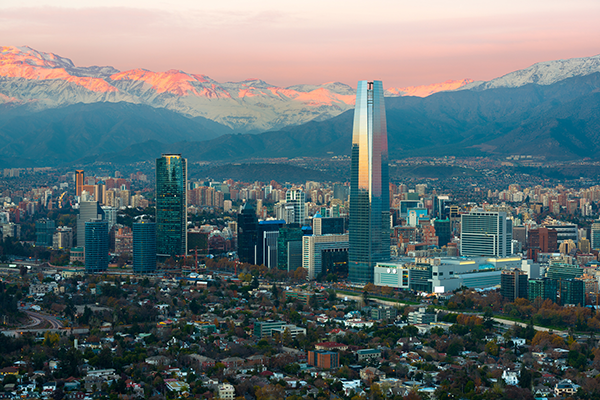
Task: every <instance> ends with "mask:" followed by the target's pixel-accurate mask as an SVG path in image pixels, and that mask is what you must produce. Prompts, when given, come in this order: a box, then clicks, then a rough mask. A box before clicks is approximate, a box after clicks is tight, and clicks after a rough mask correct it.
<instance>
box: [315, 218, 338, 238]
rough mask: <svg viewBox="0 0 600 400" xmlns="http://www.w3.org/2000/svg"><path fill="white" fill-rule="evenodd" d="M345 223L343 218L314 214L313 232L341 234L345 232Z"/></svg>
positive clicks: (318, 233)
mask: <svg viewBox="0 0 600 400" xmlns="http://www.w3.org/2000/svg"><path fill="white" fill-rule="evenodd" d="M345 225H346V219H345V218H341V217H328V218H324V217H322V216H321V214H316V215H315V216H314V217H313V232H314V234H315V235H342V234H344V233H346V226H345Z"/></svg>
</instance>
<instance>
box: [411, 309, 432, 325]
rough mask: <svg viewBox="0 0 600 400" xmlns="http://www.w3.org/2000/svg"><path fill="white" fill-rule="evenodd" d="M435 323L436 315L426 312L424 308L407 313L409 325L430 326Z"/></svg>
mask: <svg viewBox="0 0 600 400" xmlns="http://www.w3.org/2000/svg"><path fill="white" fill-rule="evenodd" d="M433 322H437V313H435V312H427V309H426V308H425V307H420V308H419V309H418V310H417V311H411V312H409V313H408V323H409V324H413V325H414V324H431V323H433Z"/></svg>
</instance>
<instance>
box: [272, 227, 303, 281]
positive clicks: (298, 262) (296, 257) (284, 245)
mask: <svg viewBox="0 0 600 400" xmlns="http://www.w3.org/2000/svg"><path fill="white" fill-rule="evenodd" d="M302 236H304V234H303V233H302V229H301V228H300V225H298V224H289V225H285V226H282V227H281V228H279V235H278V236H277V268H279V269H282V270H285V271H295V270H296V269H298V268H300V267H302Z"/></svg>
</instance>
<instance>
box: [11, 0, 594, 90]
mask: <svg viewBox="0 0 600 400" xmlns="http://www.w3.org/2000/svg"><path fill="white" fill-rule="evenodd" d="M204 3H207V2H205V1H179V2H177V5H176V6H172V5H168V4H166V2H164V1H161V0H146V1H141V0H131V1H127V0H121V1H118V0H103V1H99V0H89V1H85V2H81V1H75V0H55V1H49V0H21V1H19V2H17V1H15V0H5V1H3V2H2V4H1V5H0V38H1V43H0V45H14V46H22V45H27V46H31V47H33V48H35V49H36V50H40V51H45V52H53V53H57V54H59V55H61V56H63V57H67V58H70V59H72V60H73V62H74V63H75V64H76V65H79V66H89V65H112V66H114V67H115V68H117V69H119V70H127V69H133V68H146V69H149V70H153V71H165V70H168V69H180V70H183V71H186V72H189V73H196V74H204V75H208V76H210V77H211V78H213V79H215V80H217V81H220V82H224V81H240V80H244V79H246V78H260V79H263V80H265V81H268V82H269V83H272V84H275V85H279V86H289V85H294V84H299V83H309V84H319V83H324V82H329V81H340V82H344V83H347V84H350V85H352V86H355V85H356V82H357V81H358V80H361V79H381V80H383V82H384V86H385V87H402V86H412V85H422V84H430V83H437V82H442V81H445V80H448V79H462V78H471V79H475V80H489V79H492V78H495V77H498V76H501V75H504V74H506V73H509V72H511V71H514V70H517V69H521V68H526V67H528V66H530V65H531V64H533V63H535V62H539V61H546V60H554V59H565V58H572V57H587V56H592V55H596V54H600V23H598V21H600V2H599V1H597V0H593V1H588V0H581V1H578V0H571V1H569V2H566V1H563V0H560V1H558V0H545V1H542V0H520V1H516V0H504V1H502V2H496V3H497V4H492V2H485V1H474V0H457V1H454V2H450V1H447V0H428V1H426V2H420V3H423V4H417V5H415V4H414V3H415V2H414V1H398V0H396V1H392V0H371V1H369V2H365V1H350V0H346V1H341V0H325V1H323V0H320V1H317V0H305V1H303V2H282V1H275V0H260V1H259V0H257V1H246V0H221V1H218V2H211V3H210V5H208V3H207V4H204ZM488 3H489V5H488Z"/></svg>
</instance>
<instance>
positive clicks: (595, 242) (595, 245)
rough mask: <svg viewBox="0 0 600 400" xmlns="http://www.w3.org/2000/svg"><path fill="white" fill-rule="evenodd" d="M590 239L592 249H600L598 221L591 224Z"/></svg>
mask: <svg viewBox="0 0 600 400" xmlns="http://www.w3.org/2000/svg"><path fill="white" fill-rule="evenodd" d="M590 239H591V240H590V242H591V243H590V244H591V246H592V249H594V250H600V222H594V223H593V224H592V229H591V235H590Z"/></svg>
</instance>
